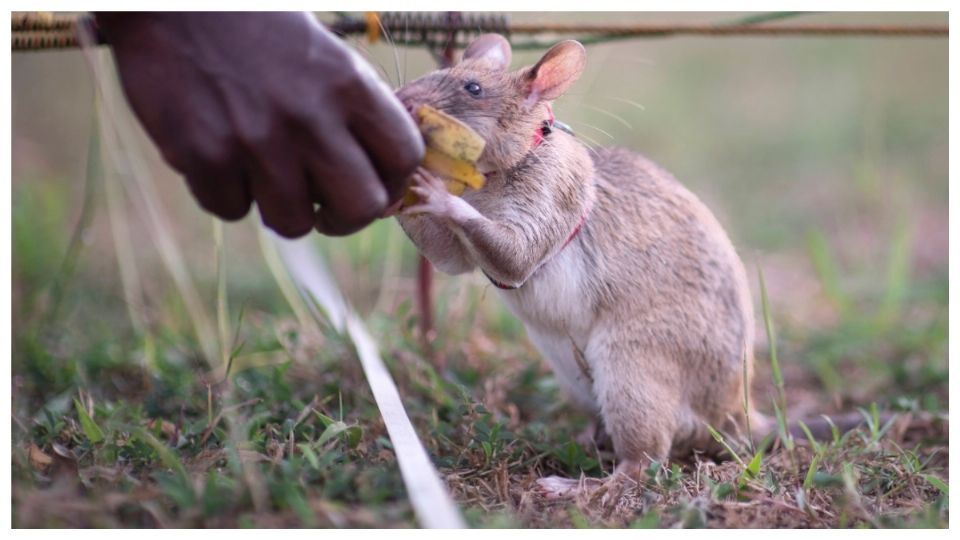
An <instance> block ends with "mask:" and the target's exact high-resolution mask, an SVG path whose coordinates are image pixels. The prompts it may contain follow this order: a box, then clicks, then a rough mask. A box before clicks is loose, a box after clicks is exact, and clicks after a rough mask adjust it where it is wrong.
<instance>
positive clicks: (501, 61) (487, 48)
mask: <svg viewBox="0 0 960 540" xmlns="http://www.w3.org/2000/svg"><path fill="white" fill-rule="evenodd" d="M510 55H511V49H510V42H509V41H507V40H506V38H504V37H503V36H501V35H499V34H484V35H482V36H480V37H478V38H477V39H475V40H473V42H471V43H470V45H469V46H468V47H467V49H466V50H465V51H463V60H485V61H487V62H490V63H492V64H493V65H494V66H496V67H497V69H502V70H506V69H507V68H509V67H510Z"/></svg>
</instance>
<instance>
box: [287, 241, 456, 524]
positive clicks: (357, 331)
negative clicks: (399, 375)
mask: <svg viewBox="0 0 960 540" xmlns="http://www.w3.org/2000/svg"><path fill="white" fill-rule="evenodd" d="M270 237H271V239H272V240H273V244H274V246H275V247H276V249H277V252H278V253H279V254H280V258H281V259H282V260H283V263H284V266H285V267H286V269H287V273H289V274H290V276H291V278H293V281H294V283H296V285H297V288H298V289H300V293H301V294H302V295H303V296H304V297H306V299H307V303H308V305H310V307H311V309H315V308H316V307H318V305H319V307H320V308H321V309H323V310H324V311H325V312H326V313H325V315H326V317H327V318H328V320H329V321H330V322H331V324H333V326H334V328H336V329H337V330H338V331H340V332H343V331H344V330H346V333H347V335H348V336H350V339H351V340H352V341H353V344H354V346H355V347H356V350H357V356H358V357H359V358H360V364H361V365H362V366H363V373H364V374H365V375H366V377H367V383H368V384H369V385H370V390H371V391H372V392H373V398H374V400H375V401H376V402H377V407H378V408H379V409H380V414H381V415H382V416H383V422H384V425H386V427H387V433H388V434H389V435H390V442H391V443H393V451H394V453H395V454H396V456H397V463H398V464H399V465H400V475H401V476H402V477H403V483H404V484H405V485H406V487H407V495H408V496H409V497H410V503H411V504H412V505H413V510H414V512H415V513H416V515H417V519H418V520H419V522H420V525H422V526H423V527H425V528H429V529H435V528H441V529H452V528H464V527H466V523H465V522H464V521H463V517H462V516H461V515H460V511H459V510H458V509H457V505H456V504H455V503H454V502H453V498H452V497H451V496H450V493H449V491H448V490H447V487H446V485H445V484H444V483H443V481H442V480H441V479H440V473H439V472H438V471H437V469H436V468H434V466H433V463H432V462H431V461H430V458H429V457H428V456H427V451H426V449H424V447H423V443H422V442H420V438H419V437H418V436H417V432H416V431H414V429H413V424H411V423H410V418H409V417H407V413H406V410H404V408H403V402H401V401H400V393H399V392H398V391H397V386H396V384H394V382H393V379H392V378H391V377H390V372H389V371H387V367H386V366H385V365H384V363H383V360H382V359H381V358H380V353H379V352H378V351H377V345H376V343H375V342H374V340H373V338H372V337H371V336H370V333H369V332H368V331H367V329H366V326H365V325H364V324H363V321H362V320H361V319H360V317H359V316H357V314H356V313H355V312H354V311H353V310H352V309H351V308H350V306H348V305H347V303H346V301H345V299H344V298H343V296H342V295H341V294H340V292H339V291H340V290H339V288H338V287H337V286H336V284H335V283H334V281H333V278H332V277H331V276H330V273H329V272H327V269H326V266H325V265H324V264H323V260H322V259H321V258H320V255H319V254H318V253H317V251H316V250H315V249H313V248H312V247H311V246H310V241H309V239H306V238H304V239H300V240H286V239H283V238H281V237H279V236H277V235H275V234H273V233H270ZM311 299H313V300H314V302H311V301H310V300H311ZM314 316H319V314H318V313H316V311H314Z"/></svg>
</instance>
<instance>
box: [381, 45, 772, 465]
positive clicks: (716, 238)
mask: <svg viewBox="0 0 960 540" xmlns="http://www.w3.org/2000/svg"><path fill="white" fill-rule="evenodd" d="M583 57H584V51H583V48H582V47H581V46H580V45H579V44H576V43H575V42H564V43H561V44H560V45H558V46H556V47H554V49H552V50H551V51H550V52H548V53H547V55H546V56H545V57H544V59H543V60H541V62H540V63H539V64H538V65H537V66H534V67H533V68H525V69H521V70H518V71H515V72H508V71H506V69H505V68H506V66H507V64H509V58H510V54H509V45H507V43H506V41H505V40H503V39H502V38H500V37H499V36H484V37H481V38H480V40H479V41H478V42H475V44H474V45H472V46H471V48H470V49H468V50H467V52H466V53H465V58H464V60H463V61H462V62H461V63H460V64H458V65H457V66H455V67H453V68H451V69H449V70H444V71H439V72H434V73H432V74H429V75H427V76H425V77H423V78H421V79H418V80H416V81H413V82H411V83H410V84H408V85H406V86H405V87H403V88H402V89H401V90H400V91H399V93H398V95H399V96H400V98H401V99H402V100H403V101H404V102H405V103H406V104H407V106H408V107H410V108H411V109H413V108H415V107H416V106H419V105H420V104H423V103H429V104H430V105H432V106H434V107H436V108H438V109H440V110H443V111H445V112H448V113H449V114H451V115H453V116H456V117H458V118H460V119H461V120H463V121H464V122H466V123H467V124H469V125H470V126H471V127H473V128H474V129H475V130H477V131H478V132H479V133H480V134H481V135H482V136H483V137H484V138H485V139H486V141H487V150H486V151H485V154H484V157H483V158H482V160H481V166H482V167H484V168H486V170H489V171H491V174H489V175H488V181H487V184H486V186H484V188H483V189H481V190H480V191H469V190H468V191H467V193H465V194H464V196H463V198H462V199H459V198H456V197H453V196H452V195H449V194H447V193H446V191H445V190H444V189H443V185H442V183H440V182H439V181H437V180H436V179H435V178H432V177H431V176H430V175H429V174H428V173H425V172H421V173H419V174H418V175H416V183H415V187H414V190H415V191H416V192H417V193H418V194H419V195H420V197H421V199H422V203H421V204H419V205H417V206H415V207H413V208H411V209H408V210H407V211H406V212H405V213H404V214H402V215H400V216H399V217H398V219H399V220H400V223H401V225H402V226H403V228H404V230H405V231H406V232H407V234H408V235H409V236H410V238H411V239H412V240H413V241H414V243H415V244H416V245H417V247H418V248H419V249H420V251H421V252H422V253H423V254H424V255H426V257H427V258H428V259H429V260H430V261H431V262H432V263H433V264H434V265H435V266H436V267H437V268H438V269H440V270H441V271H444V272H447V273H451V274H457V273H464V272H469V271H472V270H474V269H475V268H477V267H479V268H481V269H482V270H483V271H484V272H486V273H487V274H488V275H489V276H490V277H492V278H493V279H496V280H497V281H499V282H501V283H505V284H508V285H513V286H517V287H518V288H517V289H514V290H500V294H501V295H502V297H503V299H504V300H505V302H506V303H507V305H509V306H510V309H511V310H512V311H513V312H514V313H515V314H516V315H517V316H518V317H519V318H520V319H521V320H522V321H523V322H524V325H525V326H526V329H527V331H528V334H529V336H530V339H531V340H532V341H533V343H534V344H535V345H536V347H537V348H538V349H539V350H540V351H541V353H542V354H543V355H544V356H545V358H546V360H547V361H548V362H549V363H550V365H551V367H552V368H553V369H554V371H555V373H556V375H557V378H558V380H559V381H560V383H561V384H562V385H563V386H564V388H566V390H567V391H568V392H569V393H570V395H571V396H572V397H573V399H574V401H575V402H576V403H578V404H580V405H581V406H583V407H584V408H585V409H587V410H589V411H591V412H593V413H595V414H597V415H598V416H599V417H600V418H601V419H602V422H603V425H604V427H605V428H606V430H607V432H608V433H609V434H610V436H611V438H612V440H613V445H614V449H615V451H616V454H617V457H618V460H619V462H620V465H619V469H620V470H634V469H635V468H636V467H640V466H642V465H644V464H646V463H648V462H649V461H650V460H664V459H666V458H668V457H670V456H671V455H677V454H686V453H689V452H690V451H691V450H694V449H698V450H713V444H714V443H713V441H712V438H711V436H710V434H709V432H708V430H707V427H706V426H707V425H708V424H709V425H711V426H713V427H715V428H717V429H720V430H732V431H736V430H737V429H742V428H743V425H744V420H745V413H744V386H743V385H744V381H745V379H746V380H747V381H749V377H750V372H751V371H752V362H753V328H754V320H753V309H752V303H751V299H750V292H749V289H748V287H747V281H746V276H745V273H744V269H743V265H742V263H741V262H740V259H739V258H738V256H737V253H736V251H735V250H734V248H733V246H732V245H731V243H730V240H729V239H728V238H727V235H726V233H725V232H724V230H723V228H722V227H721V226H720V224H719V223H718V222H717V220H716V219H715V218H714V217H713V215H712V214H711V213H710V211H709V210H708V209H707V208H706V206H704V205H703V204H702V203H701V202H700V201H699V200H698V199H697V198H696V197H695V196H694V195H693V194H692V193H690V191H688V190H687V189H686V188H684V187H683V186H682V185H681V184H680V183H678V182H677V181H676V180H675V179H674V178H673V177H672V176H671V175H670V174H669V173H667V172H666V171H664V170H662V169H660V168H659V167H657V166H656V165H654V164H653V163H651V162H650V161H648V160H647V159H645V158H643V157H641V156H640V155H638V154H635V153H633V152H630V151H627V150H623V149H598V150H596V151H594V152H593V153H592V154H591V151H590V150H588V149H587V148H586V147H585V146H584V145H582V144H581V143H580V142H579V141H578V140H576V138H574V137H573V136H571V135H569V134H567V133H565V132H563V131H560V130H554V131H553V132H552V133H551V134H549V135H548V136H547V137H546V139H545V141H544V142H543V143H542V144H540V145H539V146H537V145H534V143H533V140H532V134H533V132H534V130H535V129H536V128H537V127H538V126H539V125H540V124H541V122H542V121H543V120H544V119H545V118H546V117H547V109H546V104H547V103H548V102H549V100H551V99H555V98H556V97H557V96H559V94H560V93H562V92H563V91H564V90H566V88H568V87H569V86H570V84H572V83H573V82H574V81H575V80H576V77H577V76H578V75H579V73H580V70H581V69H582V66H583ZM541 78H545V79H548V80H540V79H541ZM471 81H474V82H477V83H478V84H480V85H481V87H483V91H484V92H485V94H482V95H481V96H479V97H474V96H471V95H470V94H469V93H467V92H466V91H465V90H464V85H465V84H466V83H467V82H471ZM531 96H534V99H531ZM585 215H586V220H585V222H584V224H583V226H582V229H581V230H580V232H579V234H577V235H576V236H575V237H574V239H573V241H572V242H570V244H569V245H567V246H566V247H563V246H564V242H565V241H566V240H567V238H568V237H569V236H570V234H571V233H572V232H573V231H574V229H575V228H576V226H577V223H578V222H580V220H581V218H582V217H583V216H585ZM575 351H579V353H582V358H583V359H585V361H586V366H583V365H582V363H583V362H582V361H581V362H578V361H577V357H578V353H577V352H575ZM584 368H585V369H584ZM744 369H746V370H747V375H746V377H745V376H744ZM751 415H752V414H751ZM752 416H753V417H755V418H756V419H754V418H751V421H754V422H761V421H762V418H761V417H758V416H756V415H752ZM754 427H757V426H756V424H755V425H754Z"/></svg>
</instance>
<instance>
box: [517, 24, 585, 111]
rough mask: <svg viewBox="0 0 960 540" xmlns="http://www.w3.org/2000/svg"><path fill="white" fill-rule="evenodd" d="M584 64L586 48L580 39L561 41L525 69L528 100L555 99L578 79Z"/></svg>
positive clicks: (530, 102)
mask: <svg viewBox="0 0 960 540" xmlns="http://www.w3.org/2000/svg"><path fill="white" fill-rule="evenodd" d="M586 64H587V51H586V49H584V48H583V45H581V44H580V42H579V41H574V40H572V39H569V40H567V41H561V42H560V43H557V44H556V45H554V46H553V47H551V48H550V50H549V51H547V54H545V55H543V58H541V59H540V61H539V62H537V64H536V65H535V66H533V67H532V68H530V71H529V72H527V81H528V84H529V86H528V87H527V92H528V95H527V103H528V104H530V105H532V104H533V103H535V102H536V101H537V100H540V99H545V100H552V99H557V98H558V97H560V96H561V95H563V93H564V92H566V91H567V89H568V88H570V86H571V85H573V83H575V82H577V79H579V78H580V75H581V74H582V73H583V68H584V67H585V66H586Z"/></svg>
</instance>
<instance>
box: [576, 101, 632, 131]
mask: <svg viewBox="0 0 960 540" xmlns="http://www.w3.org/2000/svg"><path fill="white" fill-rule="evenodd" d="M583 106H584V107H586V108H588V109H590V110H593V111H596V112H598V113H600V114H602V115H604V116H607V117H609V118H612V119H613V120H616V121H617V122H619V123H620V124H622V125H623V126H625V127H626V128H627V129H629V130H630V131H633V126H632V125H630V122H627V121H626V120H624V118H623V117H622V116H620V115H618V114H614V113H612V112H610V111H608V110H606V109H601V108H600V107H595V106H593V105H583Z"/></svg>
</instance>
